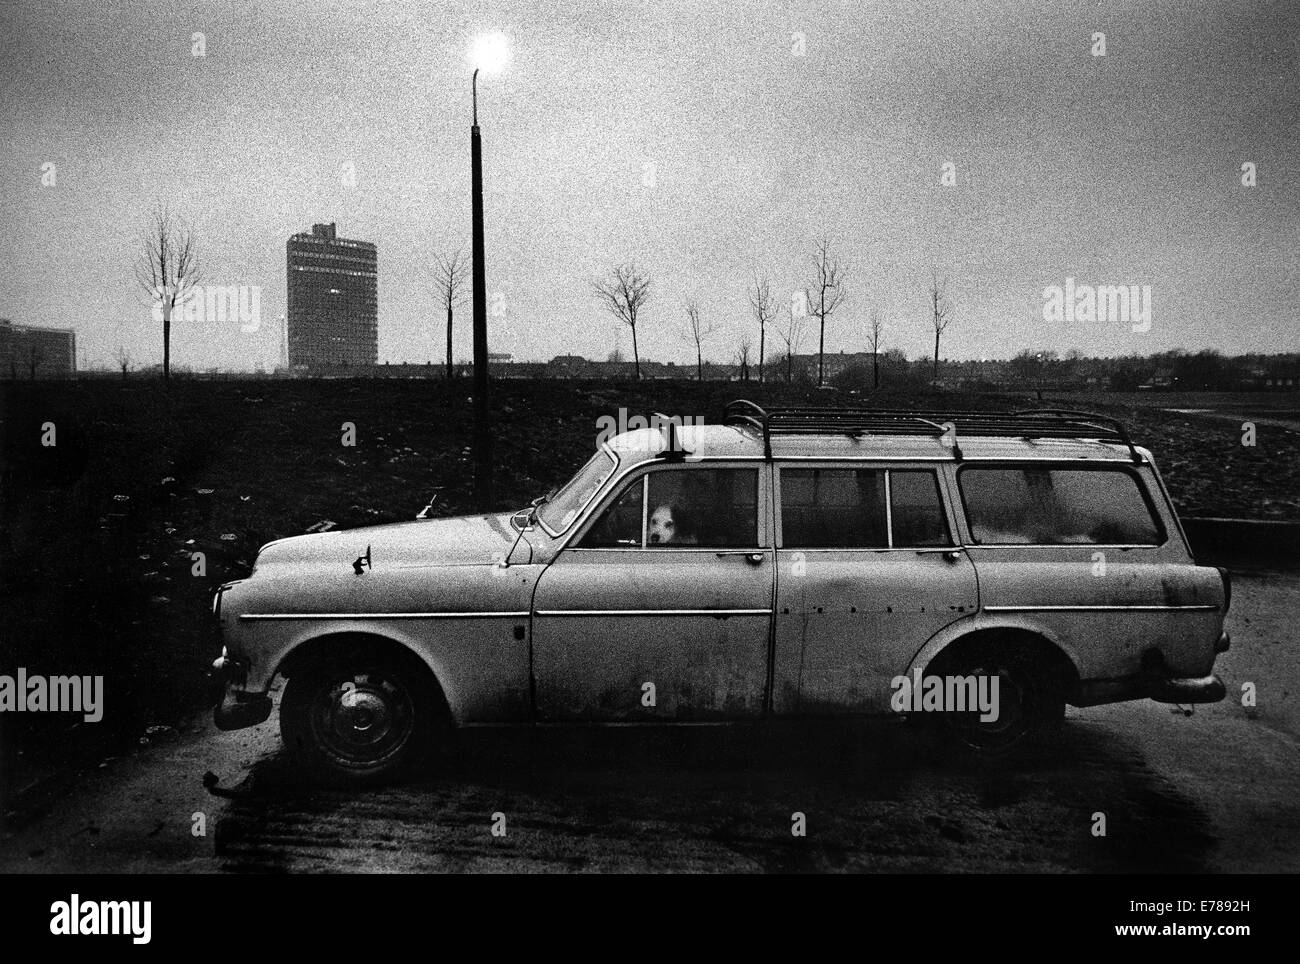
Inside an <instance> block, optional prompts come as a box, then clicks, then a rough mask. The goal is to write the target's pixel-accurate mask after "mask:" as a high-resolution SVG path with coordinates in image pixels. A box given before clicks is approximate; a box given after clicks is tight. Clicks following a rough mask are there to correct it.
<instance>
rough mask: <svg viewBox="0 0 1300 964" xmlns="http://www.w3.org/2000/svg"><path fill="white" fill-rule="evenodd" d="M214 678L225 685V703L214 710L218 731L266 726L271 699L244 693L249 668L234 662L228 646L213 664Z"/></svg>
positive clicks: (235, 660)
mask: <svg viewBox="0 0 1300 964" xmlns="http://www.w3.org/2000/svg"><path fill="white" fill-rule="evenodd" d="M212 675H213V676H214V677H215V678H216V679H218V680H220V681H221V682H222V684H223V686H222V694H221V699H220V700H219V701H218V702H217V705H216V706H215V707H213V710H212V721H213V722H214V723H216V725H217V729H218V730H242V729H244V728H245V727H248V726H257V724H259V723H265V722H266V720H267V718H268V717H269V716H270V715H271V705H272V704H271V697H270V695H269V694H267V693H255V692H249V691H247V690H245V689H243V685H244V682H245V681H246V680H247V678H248V667H247V666H246V665H244V664H243V663H241V662H240V661H239V660H237V659H234V658H232V657H231V656H230V655H229V654H228V653H227V652H226V648H225V647H224V646H223V647H222V648H221V655H220V656H219V657H217V659H215V660H214V661H213V663H212Z"/></svg>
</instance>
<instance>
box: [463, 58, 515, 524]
mask: <svg viewBox="0 0 1300 964" xmlns="http://www.w3.org/2000/svg"><path fill="white" fill-rule="evenodd" d="M509 60H510V45H509V43H508V42H507V40H506V38H505V35H504V34H500V33H491V34H487V35H486V36H483V37H480V38H478V39H477V40H476V41H475V42H474V46H473V47H472V48H471V50H470V62H471V63H472V64H473V65H474V73H473V75H472V77H471V78H470V97H471V102H472V105H473V108H472V109H473V123H472V124H471V126H470V129H469V156H470V166H471V170H470V192H471V199H470V201H471V203H470V207H471V218H472V231H473V264H472V271H471V285H472V288H473V304H474V313H473V322H474V500H475V502H477V503H478V508H479V510H480V511H483V512H486V511H488V510H490V509H491V508H492V432H491V430H490V428H489V425H488V420H489V419H488V348H487V280H486V279H487V275H486V272H485V270H484V265H483V144H482V140H481V138H480V137H479V129H478V72H479V71H480V70H485V71H487V72H488V73H493V72H495V71H498V70H500V69H501V68H503V67H504V66H505V65H506V64H507V63H508V62H509Z"/></svg>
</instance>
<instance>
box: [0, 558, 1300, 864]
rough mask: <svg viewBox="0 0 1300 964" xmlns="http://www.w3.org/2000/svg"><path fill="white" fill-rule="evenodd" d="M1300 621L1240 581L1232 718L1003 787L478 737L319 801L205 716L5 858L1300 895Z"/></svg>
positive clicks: (703, 749)
mask: <svg viewBox="0 0 1300 964" xmlns="http://www.w3.org/2000/svg"><path fill="white" fill-rule="evenodd" d="M1297 605H1300V574H1297V573H1269V572H1256V573H1250V574H1238V575H1237V576H1236V577H1235V587H1234V598H1233V611H1232V613H1231V614H1230V616H1229V629H1230V631H1231V633H1232V637H1233V644H1232V649H1231V651H1229V652H1228V653H1226V654H1224V655H1222V656H1220V657H1219V660H1218V664H1217V667H1216V669H1217V671H1218V672H1219V673H1220V675H1221V676H1222V677H1223V679H1224V681H1225V683H1226V684H1227V688H1228V693H1229V697H1228V699H1226V700H1225V701H1223V702H1221V703H1218V704H1213V705H1210V706H1203V707H1199V708H1197V710H1196V712H1195V714H1194V715H1193V716H1191V717H1185V716H1183V715H1181V714H1180V713H1178V712H1177V711H1176V710H1175V709H1174V708H1172V707H1169V706H1165V705H1161V704H1156V703H1152V702H1150V701H1142V702H1137V703H1128V704H1121V705H1117V706H1109V707H1095V708H1090V709H1086V710H1071V711H1070V714H1069V720H1068V722H1067V726H1066V729H1065V733H1064V737H1063V741H1062V744H1061V746H1060V747H1059V748H1057V749H1056V750H1055V751H1053V752H1050V753H1040V754H1038V755H1036V756H1031V757H1027V758H1024V759H1021V760H1018V761H1015V762H1009V763H1004V764H999V765H996V766H981V767H977V766H972V765H968V764H965V765H963V764H958V763H954V762H952V761H944V760H942V759H941V758H938V757H935V756H934V755H933V754H929V753H927V752H924V751H923V750H921V749H920V748H918V747H917V746H916V744H914V743H913V742H912V741H911V740H910V738H908V737H907V736H906V735H905V734H904V733H902V732H901V731H900V728H899V727H898V726H897V724H895V723H892V722H880V723H873V724H869V725H862V724H855V725H844V724H818V725H813V724H802V725H799V726H787V727H780V728H775V729H764V728H753V729H740V728H724V727H703V728H681V729H674V730H664V729H655V730H650V729H645V728H630V727H623V728H602V729H591V730H559V729H548V730H540V731H501V730H475V731H465V732H463V733H462V734H461V738H460V740H459V743H458V747H457V749H456V751H455V752H454V753H453V755H452V756H451V757H450V758H449V759H448V760H447V761H446V762H445V763H444V766H443V768H442V769H441V770H440V771H437V772H433V773H430V774H428V775H427V776H424V777H422V778H421V779H418V780H416V781H414V782H410V783H406V784H404V785H401V786H394V787H388V788H383V789H375V790H367V791H343V790H323V789H319V788H313V787H312V786H310V785H306V784H304V783H302V782H299V781H298V780H297V779H296V778H295V776H294V773H293V770H292V768H291V766H289V764H288V763H287V761H285V760H284V759H283V758H282V756H281V753H280V741H279V735H278V729H277V727H276V726H275V720H276V717H275V716H273V717H272V719H271V721H269V722H268V723H266V724H263V725H262V726H260V727H258V728H255V729H252V730H244V731H239V732H235V733H219V732H218V731H216V730H215V729H214V728H213V727H212V724H211V722H210V720H209V719H208V718H207V717H206V715H201V716H196V717H193V718H192V719H190V720H189V722H188V728H187V729H186V730H185V731H183V732H180V733H178V734H177V735H176V738H175V740H174V741H172V742H159V743H157V744H155V745H152V746H149V747H147V748H142V749H140V750H138V751H137V752H134V753H131V754H128V755H126V756H122V757H117V758H114V759H110V760H104V761H100V762H99V763H97V764H94V765H92V766H90V767H89V768H87V769H86V770H84V771H80V772H77V773H74V774H70V778H71V783H70V784H69V791H70V792H68V793H67V794H66V795H64V796H62V797H61V798H60V799H59V800H57V801H56V802H54V803H52V804H51V805H50V806H49V807H47V808H46V809H45V810H44V812H42V813H39V814H37V815H35V816H34V817H33V818H32V819H30V821H29V822H28V823H26V825H25V826H23V827H21V828H17V829H13V830H11V831H10V832H8V833H6V834H5V835H4V836H3V838H0V872H24V871H42V872H78V873H87V872H96V871H107V872H140V871H163V872H221V871H266V872H281V871H294V872H303V871H310V872H319V871H369V870H378V871H450V872H457V871H540V872H547V871H587V872H600V871H650V872H670V871H708V872H713V871H721V872H752V871H892V872H910V871H944V872H960V871H986V872H1039V871H1049V872H1057V871H1065V872H1098V871H1100V872H1107V871H1109V872H1223V871H1231V872H1284V873H1294V872H1297V871H1300V742H1298V741H1297V737H1298V736H1300V655H1298V654H1297V648H1296V646H1295V645H1294V640H1295V634H1294V619H1293V617H1292V612H1293V610H1294V609H1295V607H1296V606H1297ZM1243 683H1254V684H1255V686H1256V690H1257V694H1258V702H1257V705H1256V706H1255V707H1253V708H1251V707H1244V706H1243V705H1242V704H1241V701H1240V695H1241V692H1242V684H1243ZM208 772H211V773H212V774H213V775H214V776H215V777H216V778H217V782H216V784H215V788H216V790H217V791H218V792H219V793H220V794H223V795H215V794H213V793H211V792H209V791H208V790H207V789H206V788H205V786H204V774H205V773H208ZM796 813H801V814H803V816H804V819H805V821H806V828H807V834H806V836H802V837H800V836H794V835H793V834H792V832H791V831H792V826H793V820H794V819H796V818H795V816H794V815H795V814H796ZM1098 813H1102V814H1105V818H1106V835H1105V836H1104V837H1102V836H1095V835H1094V834H1093V833H1092V828H1093V827H1094V826H1095V825H1096V817H1095V814H1098ZM198 814H201V815H202V827H201V829H202V830H203V833H202V835H196V833H195V831H196V829H198V828H199V827H198V823H197V820H198V818H197V817H196V815H198ZM497 815H499V816H497ZM494 823H495V825H496V826H497V828H498V830H500V829H502V828H504V834H503V835H494V834H493V832H492V830H493V826H494Z"/></svg>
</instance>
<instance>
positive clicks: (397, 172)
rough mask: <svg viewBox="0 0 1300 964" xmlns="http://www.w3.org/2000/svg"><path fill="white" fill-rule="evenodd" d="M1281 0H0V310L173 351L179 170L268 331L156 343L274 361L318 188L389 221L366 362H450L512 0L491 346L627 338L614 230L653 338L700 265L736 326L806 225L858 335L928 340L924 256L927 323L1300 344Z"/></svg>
mask: <svg viewBox="0 0 1300 964" xmlns="http://www.w3.org/2000/svg"><path fill="white" fill-rule="evenodd" d="M1297 7H1298V5H1297V4H1295V3H1292V2H1288V0H1280V2H1265V0H1222V2H1219V0H1214V2H1187V0H1182V2H1176V3H1160V2H1151V0H1140V2H1137V0H1135V2H1132V3H1119V2H1096V0H1091V2H1068V0H1067V2H1055V0H1054V2H1052V3H1050V4H1047V3H1028V2H1026V3H1019V2H996V0H952V2H946V3H939V2H908V0H892V2H888V3H877V2H872V0H847V2H826V0H823V2H804V3H799V2H789V3H787V2H775V0H769V2H761V3H760V2H745V0H680V2H679V0H653V2H622V3H619V2H607V0H601V2H595V0H591V2H588V0H568V2H560V0H537V2H531V0H523V2H519V0H515V2H510V3H504V2H502V3H441V2H432V0H384V2H366V0H342V2H340V0H263V2H253V0H210V2H194V0H191V2H186V0H173V2H167V3H161V2H153V0H149V2H146V0H39V2H37V0H4V2H3V4H2V5H0V84H2V92H0V184H2V185H3V187H2V195H0V317H7V318H11V319H12V320H13V321H15V322H17V323H28V324H41V325H54V326H72V327H75V328H76V329H77V331H78V342H79V345H80V346H81V348H82V349H83V353H84V361H85V363H87V364H90V365H96V364H108V363H110V359H111V355H112V353H113V351H114V349H115V348H116V347H117V346H118V345H123V346H125V347H126V348H127V350H128V351H129V352H130V353H131V355H132V356H133V357H134V358H135V359H136V360H137V361H138V362H140V363H146V364H147V363H152V362H156V361H158V360H160V359H161V354H162V347H161V334H160V332H159V331H158V328H159V326H158V325H156V324H155V323H154V322H152V321H151V320H150V316H149V307H148V304H147V302H146V301H145V299H144V296H143V295H142V294H140V293H139V291H138V290H137V289H136V287H135V283H134V281H133V280H132V274H131V268H130V265H131V260H132V258H133V255H134V252H135V248H136V237H137V235H138V233H139V230H140V228H141V226H142V222H143V221H144V219H145V218H146V216H147V215H148V213H149V210H150V209H151V208H152V207H153V205H154V204H155V202H156V201H159V200H165V201H167V202H168V203H170V205H171V206H172V208H173V209H174V210H177V211H179V212H181V213H182V214H184V215H185V216H186V217H187V218H188V219H189V220H190V221H191V222H192V223H193V225H194V226H195V228H196V230H197V233H198V237H199V244H200V255H201V258H202V262H203V266H204V269H205V280H207V281H209V282H213V283H225V284H242V285H260V286H261V288H262V298H261V313H262V324H261V327H260V329H259V330H257V331H255V332H243V331H241V330H240V326H239V324H238V321H237V319H234V320H230V321H229V322H227V323H224V324H213V323H204V324H203V325H185V324H178V325H176V326H174V329H173V342H172V344H173V362H174V363H175V364H180V365H191V366H194V367H197V368H209V367H216V366H220V367H223V368H236V369H255V368H258V367H268V368H269V367H271V366H273V365H274V364H275V363H276V359H277V357H278V343H279V342H278V333H277V325H278V322H277V321H276V318H277V316H278V315H279V314H281V313H282V312H283V311H284V302H285V241H286V239H287V238H288V237H289V235H291V234H293V233H295V232H297V231H305V230H310V227H311V225H312V224H313V223H314V222H322V221H324V222H329V221H334V222H337V224H338V232H339V235H340V237H348V238H356V239H361V240H367V241H373V242H375V243H376V244H377V245H378V248H379V259H380V280H379V323H380V339H379V348H380V358H381V360H383V359H387V360H391V361H394V362H397V361H418V362H423V361H425V360H426V359H427V358H430V357H432V358H433V359H435V361H436V360H437V359H439V358H441V357H442V353H443V349H442V348H441V347H440V346H442V345H443V343H444V338H445V335H444V330H443V327H442V325H443V322H442V319H441V317H440V315H439V312H438V311H437V309H436V308H435V307H434V305H433V302H432V299H431V282H432V278H433V271H432V267H431V265H432V255H433V253H434V252H435V251H438V250H450V249H454V248H457V247H460V248H463V249H464V250H465V251H466V252H467V253H468V250H469V247H470V240H469V238H470V216H469V173H470V172H469V113H470V90H469V79H470V68H469V66H468V62H467V57H466V54H467V50H468V48H469V45H470V42H471V39H472V38H473V37H474V36H476V35H478V34H481V33H483V32H487V31H491V30H500V31H503V32H504V33H505V34H507V36H508V37H509V38H510V41H511V49H512V53H513V61H512V63H511V64H510V66H509V67H508V68H507V69H506V70H505V71H503V72H501V73H499V74H495V75H492V76H487V77H483V76H480V98H479V112H480V123H481V124H482V128H483V136H484V145H485V146H484V150H485V182H486V224H487V229H486V236H487V242H486V243H487V258H486V265H487V284H488V291H489V293H490V296H493V297H495V298H496V304H497V305H498V306H499V307H500V308H501V309H503V314H502V315H500V316H494V317H492V318H490V322H491V328H492V330H491V336H490V346H491V349H492V350H493V351H505V352H510V353H512V354H513V355H514V356H515V357H516V358H517V359H546V358H550V357H551V356H553V355H555V354H562V353H578V354H583V355H586V356H588V357H592V358H604V357H605V356H606V355H607V354H608V353H609V352H610V351H611V350H612V349H613V348H614V346H615V344H616V341H617V344H619V345H620V346H621V347H622V348H623V350H624V351H625V352H628V351H630V346H631V342H630V339H629V338H628V336H627V334H626V332H624V333H621V334H620V333H619V332H618V331H617V330H616V328H615V326H614V325H613V324H612V322H611V321H610V319H609V318H608V317H607V316H604V315H602V314H601V311H600V308H599V305H598V304H597V303H596V301H595V300H594V298H593V297H592V295H591V293H590V284H591V279H592V278H593V277H594V276H595V275H597V274H598V273H600V272H601V271H603V270H605V269H607V268H608V267H609V266H610V265H611V264H613V263H614V262H616V261H623V260H634V261H635V262H636V263H637V264H638V265H639V266H641V267H643V268H644V269H645V270H646V271H647V272H648V273H649V274H650V275H651V276H652V278H653V285H654V288H653V299H652V302H651V304H650V305H649V307H648V308H647V309H646V312H645V314H644V316H643V319H642V322H641V325H640V326H639V328H638V335H639V342H640V348H641V354H642V357H643V358H654V359H663V360H670V359H675V360H678V361H685V360H687V359H688V358H689V357H690V356H692V355H693V350H692V349H691V348H689V347H688V345H687V343H686V341H685V340H684V339H683V338H682V336H681V335H680V331H681V329H682V325H683V321H684V318H685V312H684V303H685V301H686V299H688V298H695V299H698V300H699V302H700V304H701V308H702V311H703V313H704V316H705V321H706V322H710V321H711V322H714V323H716V324H717V325H718V326H719V327H720V328H721V332H720V333H719V334H718V335H717V336H715V339H714V341H713V342H712V343H711V344H709V345H706V357H713V358H715V359H717V360H720V361H722V360H729V359H730V358H731V356H732V355H733V354H734V351H735V346H736V342H737V340H738V338H739V336H740V334H741V332H742V330H743V329H744V328H745V327H746V326H749V325H751V322H750V317H749V310H748V307H747V301H746V293H745V287H746V284H747V283H748V282H749V281H750V279H751V278H752V276H753V275H754V273H755V271H757V272H759V273H760V274H765V275H767V276H769V277H770V278H771V280H772V284H773V287H774V288H775V289H776V290H777V291H778V292H779V293H780V298H781V301H782V304H788V303H789V295H790V292H791V291H792V290H793V289H794V288H796V287H798V286H799V285H800V284H802V283H803V282H804V281H805V280H806V279H807V276H808V275H809V273H810V255H811V252H812V246H813V243H814V241H815V240H816V239H817V238H818V237H820V236H822V235H825V236H827V237H829V239H830V241H831V245H832V249H833V250H834V251H835V252H837V253H838V254H839V255H840V256H841V257H842V259H843V260H844V261H845V262H846V263H847V264H848V266H849V290H848V297H847V299H846V301H845V303H844V305H843V307H842V308H841V309H840V311H839V312H838V313H837V314H836V315H835V316H834V318H833V319H832V320H831V322H830V323H828V326H827V350H828V351H840V350H844V351H861V350H863V349H864V348H865V346H866V335H865V331H864V327H865V321H866V318H867V313H868V311H869V310H870V309H871V308H872V307H873V306H877V307H879V308H881V309H882V310H883V312H884V315H885V319H886V322H887V325H888V328H887V330H886V335H885V346H886V347H899V348H902V349H903V350H905V351H906V352H907V353H908V354H909V356H912V357H916V356H918V355H922V354H925V353H926V352H928V351H930V350H931V341H932V338H933V335H932V332H931V331H930V329H929V321H928V316H927V304H926V292H925V289H926V285H927V282H928V279H929V273H930V270H931V268H932V267H933V268H935V269H937V270H938V271H939V272H940V273H941V274H943V275H946V276H947V277H948V278H949V279H950V281H949V285H950V290H951V293H952V295H953V296H954V299H955V300H956V302H957V311H956V316H955V320H954V321H953V322H952V324H951V327H950V328H949V329H948V331H947V334H946V335H945V340H944V345H943V350H942V354H943V355H944V356H945V357H952V358H980V357H1008V356H1010V355H1012V354H1014V353H1015V352H1017V351H1019V350H1021V349H1022V348H1027V347H1033V348H1051V349H1056V350H1058V351H1062V352H1063V351H1065V350H1067V349H1069V348H1078V349H1079V350H1081V351H1083V352H1084V353H1086V354H1101V355H1115V354H1125V353H1129V352H1139V353H1146V352H1150V351H1156V350H1162V349H1166V348H1175V347H1177V348H1186V349H1197V348H1202V347H1215V348H1219V349H1222V350H1224V351H1227V352H1241V351H1265V352H1269V351H1287V350H1289V351H1296V350H1300V335H1298V332H1300V323H1298V319H1297V304H1298V302H1300V278H1298V277H1297V252H1300V230H1298V229H1297V225H1298V224H1300V220H1298V218H1297V214H1300V203H1298V198H1300V189H1298V187H1297V185H1298V184H1300V123H1298V121H1300V117H1297V105H1298V104H1300V12H1298V9H1297ZM195 32H202V33H203V34H204V42H205V46H206V50H205V55H204V56H202V57H195V56H193V55H192V48H193V34H194V33H195ZM1098 32H1102V33H1104V34H1105V44H1106V51H1105V56H1104V57H1098V56H1093V48H1094V40H1093V35H1094V34H1095V33H1098ZM796 35H799V36H796ZM801 39H802V45H803V50H802V51H800V50H799V49H798V48H799V47H800V43H801ZM800 53H802V55H799V54H800ZM1247 162H1249V163H1252V164H1254V165H1256V170H1257V184H1256V185H1255V186H1254V187H1245V186H1243V185H1242V164H1244V163H1247ZM945 163H951V164H953V165H955V171H956V182H957V183H956V184H955V185H953V186H947V185H944V184H943V183H942V174H943V165H944V164H945ZM46 164H53V165H54V168H53V170H54V171H55V173H56V183H55V184H53V185H43V184H42V172H43V170H44V171H48V170H49V169H48V168H43V165H46ZM346 165H352V167H353V168H354V169H355V172H356V185H355V187H352V186H348V185H346V184H345V183H343V182H344V180H345V174H346V171H347V167H346ZM46 180H48V177H47V178H46ZM1067 277H1069V278H1074V279H1075V282H1076V284H1095V285H1102V284H1107V285H1120V284H1125V285H1127V284H1136V285H1150V288H1151V295H1152V317H1151V326H1150V330H1149V331H1145V332H1134V331H1133V330H1132V328H1133V326H1132V325H1130V324H1128V323H1126V322H1124V321H1122V320H1108V321H1107V322H1104V323H1103V322H1097V321H1094V322H1080V321H1077V320H1075V321H1059V322H1047V321H1044V320H1043V311H1042V308H1043V289H1044V288H1045V287H1047V286H1050V285H1062V286H1063V285H1064V284H1065V280H1066V278H1067ZM468 319H469V312H468V309H467V310H465V311H464V312H463V313H462V315H461V316H460V320H461V325H460V326H458V327H459V331H458V334H457V351H456V354H457V356H458V357H468V356H469V353H470V340H469V330H468ZM755 342H757V339H756V338H755ZM771 345H772V339H771V338H770V337H769V350H771ZM804 347H805V350H809V349H812V350H815V338H812V337H810V338H808V339H807V340H806V341H805V343H804Z"/></svg>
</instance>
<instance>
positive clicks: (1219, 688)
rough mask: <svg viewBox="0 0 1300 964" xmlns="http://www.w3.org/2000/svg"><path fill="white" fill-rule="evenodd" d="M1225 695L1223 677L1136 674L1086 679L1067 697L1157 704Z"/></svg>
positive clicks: (1081, 701)
mask: <svg viewBox="0 0 1300 964" xmlns="http://www.w3.org/2000/svg"><path fill="white" fill-rule="evenodd" d="M1225 695H1227V689H1226V688H1225V687H1224V685H1223V680H1221V679H1219V677H1218V676H1216V675H1214V674H1213V673H1211V674H1210V675H1208V676H1197V677H1191V678H1172V677H1167V676H1158V675H1153V674H1150V673H1138V674H1137V675H1134V676H1125V677H1122V678H1120V679H1100V680H1087V681H1085V682H1083V683H1080V684H1079V689H1078V692H1076V693H1075V695H1074V698H1073V699H1071V700H1070V702H1071V703H1072V704H1074V705H1075V706H1099V705H1101V704H1103V703H1121V702H1124V701H1126V700H1143V699H1151V700H1155V701H1156V702H1157V703H1217V702H1219V701H1220V700H1221V699H1223V698H1224V696H1225Z"/></svg>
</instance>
